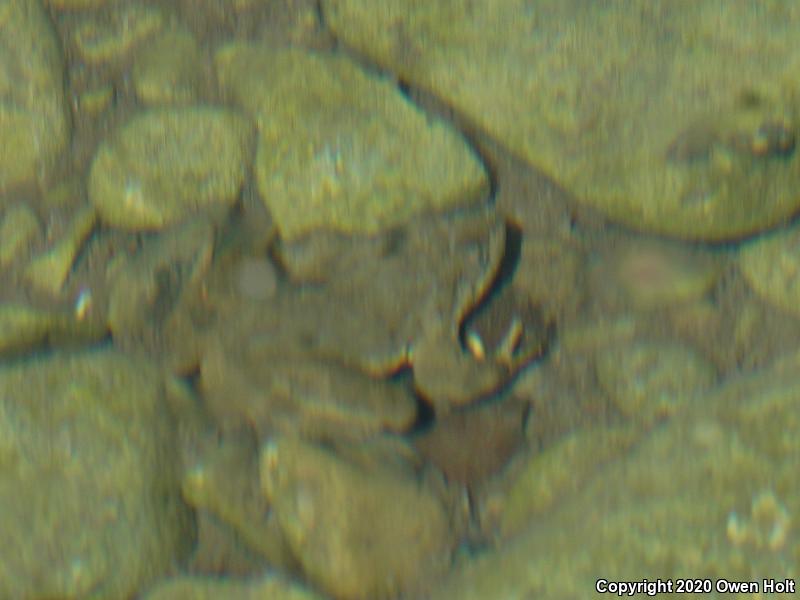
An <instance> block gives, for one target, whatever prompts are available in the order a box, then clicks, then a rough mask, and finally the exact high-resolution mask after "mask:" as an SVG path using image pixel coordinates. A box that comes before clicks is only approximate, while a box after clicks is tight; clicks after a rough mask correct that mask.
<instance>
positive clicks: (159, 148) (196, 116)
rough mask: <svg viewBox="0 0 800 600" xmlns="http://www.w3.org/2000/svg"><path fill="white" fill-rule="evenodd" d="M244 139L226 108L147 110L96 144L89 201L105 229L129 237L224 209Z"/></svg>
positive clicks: (235, 185)
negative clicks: (127, 233)
mask: <svg viewBox="0 0 800 600" xmlns="http://www.w3.org/2000/svg"><path fill="white" fill-rule="evenodd" d="M250 139H251V131H250V126H249V125H248V123H247V121H246V120H245V119H244V118H242V117H240V116H238V115H236V114H235V113H232V112H230V111H227V110H224V109H219V108H212V107H191V108H180V109H178V108H174V109H173V108H164V109H153V110H150V111H147V112H145V113H143V114H141V115H139V116H137V117H134V118H133V119H132V120H131V121H130V122H128V124H126V125H125V126H124V127H122V128H121V129H119V130H118V131H117V132H116V133H115V134H113V135H112V136H111V138H110V139H108V140H106V141H105V142H103V144H101V146H100V148H99V149H98V151H97V154H96V155H95V157H94V161H93V163H92V168H91V172H90V174H89V197H90V199H91V201H92V203H93V204H94V205H95V207H96V208H97V210H98V212H99V214H100V217H101V218H102V219H103V220H104V221H105V222H106V223H107V224H109V225H112V226H114V227H119V228H122V229H131V230H142V229H160V228H162V227H165V226H167V225H172V224H175V223H177V222H179V221H182V220H183V219H185V218H186V217H189V216H191V215H193V214H195V213H197V212H208V211H215V210H222V211H224V210H227V208H228V207H230V206H231V205H232V204H233V203H234V202H235V201H236V198H237V195H238V193H239V190H240V189H241V186H242V183H243V182H244V178H245V173H246V170H247V163H248V156H249V151H250Z"/></svg>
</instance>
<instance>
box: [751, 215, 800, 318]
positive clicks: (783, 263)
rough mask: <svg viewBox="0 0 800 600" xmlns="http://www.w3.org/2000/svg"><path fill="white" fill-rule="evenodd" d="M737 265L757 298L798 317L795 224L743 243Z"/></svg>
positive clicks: (799, 233)
mask: <svg viewBox="0 0 800 600" xmlns="http://www.w3.org/2000/svg"><path fill="white" fill-rule="evenodd" d="M738 264H739V269H740V271H741V272H742V275H744V278H745V280H747V283H749V284H750V286H751V287H752V288H753V289H754V290H755V292H756V293H757V294H758V295H759V296H760V297H761V298H763V299H764V300H766V301H767V302H768V303H770V304H772V305H774V306H777V307H778V308H780V309H782V310H784V311H786V312H788V313H791V314H793V315H795V316H800V228H798V227H797V226H796V225H795V226H794V227H790V228H788V229H783V230H781V231H777V232H775V233H771V234H769V235H766V236H762V237H759V238H757V239H754V240H751V241H749V242H747V244H744V245H743V246H742V247H741V249H740V252H739V260H738Z"/></svg>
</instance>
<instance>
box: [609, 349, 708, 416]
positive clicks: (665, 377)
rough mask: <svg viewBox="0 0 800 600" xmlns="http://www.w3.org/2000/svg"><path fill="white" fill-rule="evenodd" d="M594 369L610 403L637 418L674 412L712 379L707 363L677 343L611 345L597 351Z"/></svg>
mask: <svg viewBox="0 0 800 600" xmlns="http://www.w3.org/2000/svg"><path fill="white" fill-rule="evenodd" d="M596 369H597V380H598V382H599V384H600V386H601V387H602V388H603V389H604V390H605V391H606V392H607V393H608V395H609V397H610V398H611V402H612V403H613V404H614V406H616V407H617V409H619V411H620V412H621V413H622V414H623V415H625V416H626V417H629V418H632V419H635V420H636V421H637V422H639V423H652V422H654V421H657V420H661V419H664V418H667V417H670V416H673V415H675V414H676V413H677V412H679V411H680V410H681V409H683V408H685V406H686V404H687V403H689V402H691V401H692V400H693V399H696V398H697V397H698V396H700V395H702V393H703V392H706V391H707V390H709V389H710V388H711V387H712V386H713V385H714V383H715V382H716V379H717V373H716V369H714V366H713V365H712V364H711V363H709V362H708V361H707V360H706V359H704V358H703V357H702V356H700V355H699V354H698V353H697V352H695V351H694V350H693V349H692V348H689V347H687V346H685V345H683V344H678V343H663V342H662V343H658V342H642V341H639V342H636V343H634V344H631V345H624V344H619V345H611V346H609V347H607V348H605V349H603V350H601V351H600V352H599V354H598V355H597V357H596Z"/></svg>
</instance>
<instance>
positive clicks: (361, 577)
mask: <svg viewBox="0 0 800 600" xmlns="http://www.w3.org/2000/svg"><path fill="white" fill-rule="evenodd" d="M261 485H262V487H263V489H264V492H265V494H266V496H267V498H268V499H269V500H270V502H271V505H272V509H273V510H274V511H275V515H276V518H277V520H278V523H279V524H280V526H281V530H282V531H283V534H284V536H285V538H286V541H287V543H288V545H289V547H290V548H291V550H292V551H293V552H294V554H295V557H296V559H297V561H298V563H299V564H300V565H301V567H302V570H303V572H304V574H305V576H306V577H307V578H308V580H309V581H310V582H312V583H313V584H314V585H316V586H318V587H319V588H320V589H322V590H324V591H325V592H327V593H328V594H329V595H330V596H331V597H333V598H337V599H341V600H368V599H369V600H372V599H376V600H377V599H383V598H395V597H397V596H398V595H399V594H401V593H402V592H404V591H406V592H409V593H410V596H409V597H412V598H413V597H416V596H415V595H414V594H413V593H411V591H413V590H416V589H418V588H419V587H420V586H422V585H424V584H425V583H426V581H427V579H428V578H429V577H432V576H436V575H441V573H442V572H443V571H444V569H445V568H446V566H447V565H448V564H449V554H450V549H451V547H452V538H451V536H452V534H451V533H450V531H449V520H448V517H447V513H446V512H445V510H444V505H443V503H442V502H441V501H440V500H439V498H437V497H436V495H435V494H433V493H432V492H431V491H429V490H427V489H426V488H424V487H423V486H422V485H421V483H420V482H417V481H415V480H413V479H410V478H404V477H401V476H399V475H397V474H395V473H394V472H388V471H382V470H380V468H375V469H370V470H367V469H364V468H361V467H360V466H357V465H356V464H351V463H349V462H347V461H345V460H343V459H341V458H339V457H337V456H336V455H334V454H333V453H331V452H329V451H327V450H325V449H323V448H322V447H320V446H316V445H312V444H308V443H305V442H302V441H300V440H298V439H295V438H288V437H284V438H278V439H274V440H271V441H270V442H269V443H268V444H267V445H266V446H265V447H264V449H263V450H262V453H261Z"/></svg>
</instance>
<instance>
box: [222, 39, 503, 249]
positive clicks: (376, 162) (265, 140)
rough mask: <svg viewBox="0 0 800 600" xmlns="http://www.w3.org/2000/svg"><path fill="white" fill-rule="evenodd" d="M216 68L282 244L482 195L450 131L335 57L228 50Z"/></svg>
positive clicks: (385, 224) (478, 172)
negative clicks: (248, 138) (252, 134)
mask: <svg viewBox="0 0 800 600" xmlns="http://www.w3.org/2000/svg"><path fill="white" fill-rule="evenodd" d="M216 64H217V71H218V76H219V78H220V80H221V82H222V85H223V88H224V89H225V90H227V92H228V93H230V94H231V95H232V96H233V97H234V98H235V99H236V101H237V102H238V103H239V104H241V105H242V106H243V107H244V108H246V109H247V110H248V111H249V112H250V113H251V114H252V115H253V116H254V117H255V118H256V120H257V122H258V127H259V132H260V138H259V144H258V150H257V156H256V164H255V174H256V178H257V180H258V186H259V191H260V193H261V196H262V198H263V199H264V201H265V202H266V204H267V206H268V207H269V210H270V211H271V213H272V215H273V217H274V218H275V221H276V223H277V226H278V229H279V230H280V233H281V235H282V236H283V237H284V239H287V240H288V239H293V238H297V237H300V236H302V235H303V234H306V233H308V232H310V231H313V230H315V229H320V228H331V229H335V230H339V231H343V232H348V233H376V232H378V231H380V230H382V229H387V228H390V227H392V226H396V225H398V224H400V223H402V222H404V221H407V220H408V219H409V218H411V217H412V216H414V215H415V214H418V213H421V212H424V211H426V210H431V209H442V208H447V207H452V206H455V205H464V204H468V203H470V202H473V201H475V200H478V199H480V198H482V197H483V196H485V195H486V193H487V191H488V179H487V177H486V173H485V172H484V170H483V168H482V166H481V164H480V163H479V161H478V159H477V157H476V156H475V155H474V154H473V153H472V152H471V151H470V149H469V147H468V146H467V145H466V144H465V142H464V140H463V139H462V138H461V137H460V136H459V135H458V134H457V133H456V132H455V131H453V130H452V129H450V128H449V127H448V126H447V125H446V124H445V123H444V122H442V121H439V120H436V119H430V118H428V117H426V116H425V115H424V114H423V113H422V112H421V111H419V110H418V109H417V108H416V107H414V106H413V105H412V104H411V103H409V102H408V100H407V99H406V98H404V97H403V96H402V94H400V93H399V91H398V90H397V88H396V87H395V86H394V85H393V84H392V83H390V82H389V81H388V80H386V79H381V78H379V77H376V76H374V75H370V74H368V73H367V72H365V71H364V70H363V69H361V68H360V67H358V66H357V65H356V64H355V63H353V62H352V61H351V60H350V59H349V58H347V57H346V56H344V55H340V54H321V53H311V52H307V51H302V50H299V49H291V50H270V49H266V48H263V47H258V46H252V45H242V44H235V45H232V46H227V47H225V48H223V49H222V50H220V51H219V52H218V54H217V57H216Z"/></svg>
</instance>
